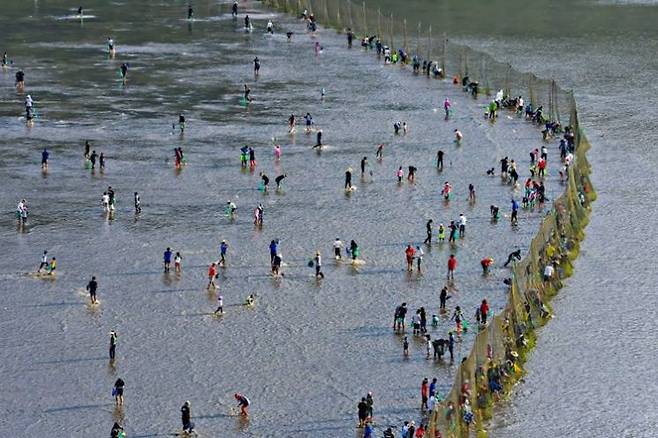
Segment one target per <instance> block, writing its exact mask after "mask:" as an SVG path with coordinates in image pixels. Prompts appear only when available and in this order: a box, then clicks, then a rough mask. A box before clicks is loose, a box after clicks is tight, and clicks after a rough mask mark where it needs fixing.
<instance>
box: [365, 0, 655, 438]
mask: <svg viewBox="0 0 658 438" xmlns="http://www.w3.org/2000/svg"><path fill="white" fill-rule="evenodd" d="M371 6H372V7H381V8H382V11H390V12H394V13H398V14H401V15H404V16H406V17H407V18H408V21H409V23H415V22H416V20H421V21H422V22H423V23H424V26H426V25H427V23H432V24H433V26H434V28H435V29H436V28H440V29H441V30H442V31H445V32H446V33H447V34H448V36H449V38H450V39H452V40H456V41H458V42H461V43H465V44H468V45H470V46H472V47H474V48H476V49H479V50H483V51H485V52H487V53H489V54H491V55H492V56H493V57H494V58H496V59H497V60H499V61H501V62H505V63H507V62H509V63H511V64H512V65H513V66H514V68H516V69H518V70H520V71H531V72H533V73H536V74H537V75H538V76H541V77H544V78H554V79H555V80H556V81H557V83H558V84H559V85H560V86H561V87H564V88H566V89H573V90H574V92H575V97H576V100H577V102H578V108H579V114H580V120H581V125H582V127H583V129H584V130H585V134H586V135H587V137H588V139H589V140H590V142H591V143H592V150H591V151H590V152H589V159H590V162H591V163H592V167H593V174H592V183H593V184H594V187H595V189H596V190H597V194H598V199H597V201H596V203H595V204H594V206H593V214H592V217H591V220H590V223H589V225H588V227H587V230H586V233H587V238H586V240H585V241H584V243H583V244H582V246H581V253H580V256H579V258H578V260H577V261H576V269H575V275H574V277H573V278H572V279H570V280H568V281H567V282H566V287H565V288H564V289H563V290H562V291H561V292H560V295H559V296H558V298H557V299H556V300H555V302H554V304H553V310H554V311H555V313H556V315H555V319H554V320H553V321H552V322H551V323H550V324H548V325H547V326H546V327H545V328H543V329H542V331H541V334H540V337H539V340H538V343H537V349H536V350H535V352H534V353H533V354H532V355H531V358H530V361H529V362H528V364H527V371H528V375H527V377H526V379H525V383H524V384H522V385H519V387H518V391H517V393H516V396H515V397H513V398H512V399H511V401H510V404H509V405H507V406H505V407H504V409H503V410H502V412H500V413H499V414H501V415H500V416H499V417H498V419H497V421H496V422H495V424H494V425H493V427H492V429H493V430H492V431H490V432H491V433H490V434H491V435H492V436H500V437H506V438H507V437H528V436H537V437H544V436H546V437H556V436H574V437H576V436H577V437H591V436H605V435H615V436H629V437H630V436H632V437H645V436H646V437H649V436H656V432H655V430H656V427H658V410H657V409H656V408H655V407H654V404H655V400H654V399H655V397H653V394H655V392H656V382H658V374H657V372H656V370H657V368H656V367H655V366H652V364H653V363H654V362H655V358H656V357H657V356H658V347H657V344H656V341H655V339H656V336H655V333H654V331H653V329H652V328H651V327H652V326H651V324H652V321H653V320H655V318H656V308H658V306H657V305H658V302H657V299H656V294H655V284H656V282H657V278H656V269H655V267H654V263H653V260H654V259H655V256H654V255H655V249H656V245H655V238H654V235H655V234H656V233H655V230H656V226H655V216H656V202H655V201H654V195H653V186H654V185H655V181H656V169H657V165H658V161H657V159H656V154H655V144H656V142H657V140H658V130H657V129H656V115H655V112H654V111H653V110H652V109H653V108H656V106H657V105H658V82H656V81H655V72H656V71H658V58H656V56H655V54H656V49H657V48H658V30H657V29H658V28H657V27H656V23H658V7H657V4H656V2H655V1H652V0H646V1H645V0H637V1H635V0H629V1H627V0H577V1H570V0H557V1H555V0H551V1H537V2H532V3H528V2H523V1H512V2H506V3H505V4H500V3H498V2H487V1H480V0H472V1H468V2H463V1H455V0H448V1H445V2H442V3H441V5H440V6H438V7H437V5H436V3H435V2H431V1H427V0H414V1H409V2H404V3H401V2H394V1H391V0H380V1H378V2H377V4H376V5H371Z"/></svg>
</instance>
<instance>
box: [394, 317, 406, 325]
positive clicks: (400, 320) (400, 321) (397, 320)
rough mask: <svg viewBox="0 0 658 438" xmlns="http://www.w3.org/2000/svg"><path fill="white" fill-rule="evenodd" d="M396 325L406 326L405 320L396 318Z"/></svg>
mask: <svg viewBox="0 0 658 438" xmlns="http://www.w3.org/2000/svg"><path fill="white" fill-rule="evenodd" d="M395 323H396V324H402V325H404V318H400V317H397V318H395Z"/></svg>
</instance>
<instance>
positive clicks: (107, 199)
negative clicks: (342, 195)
mask: <svg viewBox="0 0 658 438" xmlns="http://www.w3.org/2000/svg"><path fill="white" fill-rule="evenodd" d="M232 15H233V16H234V17H237V16H238V2H237V1H236V2H235V3H234V4H233V6H232ZM193 16H194V12H193V9H192V7H191V6H190V7H189V9H188V19H190V20H191V19H193ZM301 18H302V19H303V20H305V22H306V25H307V29H308V31H309V32H315V31H317V20H316V19H315V17H314V16H313V15H312V14H308V13H307V12H305V13H303V14H302V16H301ZM252 28H253V22H252V21H251V20H250V19H249V16H248V15H247V16H245V29H252ZM266 32H267V33H270V34H272V33H274V25H273V23H272V22H271V21H269V22H268V23H267V27H266ZM291 36H292V32H288V33H287V37H288V39H289V38H291ZM354 39H355V35H354V33H353V32H352V30H351V29H348V30H347V45H348V47H349V48H352V47H353V41H354ZM107 44H108V52H109V53H110V54H111V56H112V57H114V56H115V54H116V45H115V42H114V40H113V39H112V38H110V37H108V43H107ZM361 46H362V47H363V48H364V49H365V50H370V49H375V50H376V56H377V58H378V59H381V60H382V61H383V62H384V63H385V64H401V65H406V64H409V63H412V64H413V72H414V74H419V73H420V70H421V68H422V71H423V73H424V74H426V75H427V76H430V75H433V76H434V77H436V78H440V79H442V78H444V77H445V72H443V71H442V70H441V69H440V68H439V67H438V63H436V62H433V61H431V60H423V59H421V58H420V57H418V56H413V57H412V58H410V57H409V55H408V54H407V53H405V52H404V50H402V49H398V50H397V51H393V50H391V48H389V47H388V46H386V45H384V44H382V42H381V41H380V39H379V38H378V37H377V36H364V37H363V39H362V40H361ZM318 47H319V49H318ZM314 50H315V51H316V54H318V53H319V52H320V51H321V46H319V44H316V45H315V47H314ZM6 64H7V54H6V53H5V55H4V57H3V65H6ZM253 65H254V74H255V75H259V74H260V69H261V60H259V59H258V57H256V58H255V59H254V60H253ZM127 73H128V64H127V63H123V64H122V65H121V67H120V76H121V80H122V81H123V82H125V81H126V80H127ZM24 79H25V73H24V72H23V71H22V70H19V71H18V72H17V73H16V88H17V90H19V91H22V90H24V87H25V84H24ZM454 82H456V83H457V84H461V85H462V87H463V90H464V91H465V92H468V93H471V94H472V95H474V96H476V97H477V96H478V94H479V93H480V89H479V86H478V83H477V82H476V81H471V80H470V79H469V78H468V77H467V76H466V77H464V78H461V79H460V78H455V80H454ZM250 92H251V91H250V89H249V87H248V86H247V85H246V84H245V85H244V95H243V97H244V101H245V102H246V103H247V104H249V103H250V102H252V99H253V98H252V97H251V95H250ZM322 95H323V96H324V90H323V93H322ZM25 108H26V121H27V122H28V123H33V122H34V118H35V110H34V101H33V99H32V97H31V96H30V95H29V94H28V95H27V96H26V98H25ZM443 109H444V111H445V118H446V119H449V118H450V117H451V115H452V114H453V103H452V102H451V101H450V100H449V99H448V98H446V99H445V100H444V101H443ZM503 110H508V111H512V112H514V113H515V114H518V115H519V116H520V117H525V118H526V119H527V120H528V121H529V122H532V123H536V124H538V125H541V126H542V127H543V130H542V136H543V139H544V140H546V141H547V142H548V141H550V140H552V139H554V138H556V137H557V136H559V135H560V134H563V136H562V137H563V138H562V139H560V144H559V151H560V158H561V164H560V170H559V174H560V178H561V180H564V179H565V178H566V175H567V169H568V166H569V165H570V164H571V162H572V161H573V152H574V134H573V131H572V130H571V128H570V127H564V128H562V127H561V126H560V125H559V124H558V123H556V122H554V121H550V120H547V119H546V118H545V116H544V114H543V108H542V107H541V106H540V107H538V108H536V109H533V108H532V106H531V105H530V104H524V101H523V98H522V97H521V96H518V97H516V98H510V97H509V96H505V95H504V94H503V93H502V90H501V92H499V93H497V94H496V96H495V99H494V100H492V101H491V102H490V104H489V105H488V106H487V114H486V117H487V118H489V119H491V120H495V119H496V117H498V116H499V113H500V112H501V111H503ZM303 118H304V121H305V133H307V134H310V133H312V132H315V133H316V136H317V141H316V145H315V146H313V147H314V148H319V149H321V148H322V147H323V146H324V144H323V142H322V130H321V129H317V128H314V126H315V121H314V120H313V117H312V116H311V114H310V113H309V112H307V113H306V115H305V116H304V117H303ZM295 127H296V116H295V115H294V114H291V116H290V117H289V119H288V133H289V134H290V135H294V133H295ZM393 128H394V130H393V132H394V135H405V134H407V133H408V132H409V126H408V124H407V122H404V121H396V122H394V123H393ZM185 129H186V119H185V116H184V115H183V114H182V113H180V114H179V117H178V130H179V131H180V135H181V136H182V135H184V134H185ZM175 130H176V124H173V125H172V131H175ZM463 140H464V135H463V134H462V132H461V131H460V130H459V129H457V128H456V129H454V143H455V145H456V146H458V147H459V146H461V145H462V142H463ZM383 149H384V145H383V144H379V145H377V149H376V158H377V159H378V160H382V159H383ZM273 155H274V159H275V160H276V161H278V160H280V159H281V156H282V148H281V145H279V144H275V145H274V151H273ZM445 155H446V153H445V152H444V151H443V150H439V151H438V152H437V155H436V167H437V169H438V170H439V171H443V168H444V158H445ZM49 158H50V153H49V151H48V150H47V149H46V148H44V150H43V152H42V160H41V167H42V169H43V170H44V171H47V170H48V162H49ZM84 159H85V161H84V162H85V166H86V167H87V168H88V169H91V171H92V172H94V171H95V169H96V165H97V163H98V165H99V169H100V171H101V172H102V171H103V170H104V168H105V155H104V153H103V152H102V151H101V153H100V155H99V154H97V152H96V150H91V144H90V142H89V141H85V148H84ZM185 163H186V160H185V156H184V153H183V150H182V148H181V147H177V148H175V168H176V169H178V170H180V169H182V167H183V166H184V165H185ZM548 163H549V158H548V145H547V144H544V145H542V146H541V147H540V148H534V149H533V150H532V151H530V163H529V167H528V171H529V173H530V176H529V177H527V179H526V180H525V182H524V183H523V189H522V190H523V191H522V193H523V196H522V197H521V202H520V204H519V202H518V200H517V199H515V198H514V197H512V199H511V201H510V202H511V210H510V215H509V217H510V222H511V224H512V225H517V224H518V220H519V218H518V210H519V208H523V209H532V208H535V207H538V208H540V209H541V208H542V207H543V204H544V203H545V202H546V201H548V199H547V197H546V187H545V180H544V178H545V177H546V176H547V172H548V169H549V167H548ZM368 165H369V164H368V159H367V156H364V157H363V158H362V159H361V163H360V169H361V176H362V178H363V177H365V176H366V175H367V169H368ZM240 166H241V167H242V168H245V169H247V168H248V169H250V170H251V171H254V169H256V168H257V166H258V164H257V162H256V152H255V150H254V148H253V147H251V146H248V145H245V146H243V147H242V148H241V149H240ZM417 171H418V169H417V168H416V167H414V166H408V168H407V173H406V181H407V183H409V184H415V183H416V177H417ZM520 171H521V170H520V169H519V165H518V163H517V162H516V161H515V160H514V159H510V158H508V157H504V158H503V159H501V160H500V177H501V179H502V181H503V182H504V183H505V184H509V185H510V186H512V187H513V188H517V187H518V184H519V179H520V174H519V172H520ZM352 172H353V170H352V168H351V167H349V168H347V169H346V171H345V180H344V189H345V190H346V191H348V192H352V191H353V190H354V189H355V187H354V186H353V184H352ZM370 174H371V175H372V172H370ZM487 174H489V175H491V176H494V175H495V170H494V168H491V169H489V170H487ZM395 176H396V177H397V182H398V184H402V183H403V182H404V179H405V172H404V170H403V166H399V168H398V170H397V172H396V173H395ZM259 177H260V181H261V182H260V184H259V190H260V191H261V192H262V193H263V194H265V193H267V191H268V188H269V182H270V179H269V177H268V176H267V175H266V174H265V173H264V172H262V171H261V172H260V173H259ZM286 177H287V174H285V173H281V174H279V175H278V176H277V177H276V178H275V183H276V189H277V190H280V189H281V184H282V182H283V180H284V179H285V178H286ZM459 189H460V190H461V189H465V188H461V187H460V188H459ZM455 190H456V188H455V187H453V184H452V183H450V182H449V181H447V180H446V181H445V182H444V183H443V184H442V186H441V190H440V196H441V197H442V198H443V200H444V202H445V203H449V202H450V201H451V200H452V199H453V197H454V193H455ZM465 191H466V190H464V192H465ZM467 191H468V201H469V203H471V204H475V203H476V200H477V197H476V192H475V187H474V185H473V184H469V186H468V190H467ZM116 205H117V197H116V194H115V192H114V190H113V189H112V187H111V186H109V187H108V188H107V190H105V191H104V192H103V194H102V196H101V206H102V208H103V210H104V211H105V212H106V213H107V214H108V215H111V214H113V213H114V211H115V210H116ZM134 210H135V214H136V215H139V214H140V213H141V212H142V203H141V198H140V195H139V193H138V192H134ZM236 211H237V205H236V204H235V203H234V202H233V201H231V200H228V201H227V204H226V207H225V213H226V215H227V216H229V217H231V218H234V216H235V215H236ZM489 214H490V216H491V220H492V221H497V220H498V219H499V218H500V208H499V207H498V206H496V205H493V204H492V205H490V207H489ZM16 217H17V221H18V223H19V226H21V227H23V226H26V225H27V222H28V204H27V201H26V200H25V199H22V200H21V201H20V202H19V203H18V205H17V208H16ZM426 220H427V222H426V238H425V240H424V241H423V245H425V246H431V245H433V244H440V245H444V244H445V245H448V246H450V248H451V254H450V256H449V258H448V261H447V271H446V283H445V285H444V286H443V288H442V289H441V292H440V295H439V297H438V298H439V300H438V301H439V306H438V307H437V306H436V303H430V304H429V305H419V306H418V307H417V309H416V310H415V312H413V314H412V318H411V329H412V336H413V337H415V338H417V339H419V340H422V345H424V349H423V356H424V357H425V358H426V359H432V360H434V361H437V362H442V361H443V358H444V356H449V357H450V363H453V362H454V360H455V346H456V344H457V343H458V342H460V341H461V336H462V334H463V333H465V332H467V331H468V330H469V325H468V320H467V318H466V317H465V315H464V312H463V311H462V309H461V308H460V305H455V307H454V309H453V311H452V315H451V316H450V317H449V321H451V322H454V328H451V329H450V330H449V331H448V332H447V333H446V334H445V335H444V336H442V335H436V334H431V333H430V330H431V329H432V328H434V329H436V330H438V326H439V322H440V318H441V317H445V318H448V310H447V306H446V303H447V300H448V299H450V298H451V296H450V295H448V292H449V291H450V290H451V288H454V286H455V273H456V271H457V267H458V261H457V257H456V254H455V253H454V252H453V251H452V249H453V248H455V247H456V246H457V245H458V244H459V242H460V241H461V240H464V239H467V238H468V237H467V233H466V231H467V223H468V221H467V218H466V216H465V214H464V213H461V214H459V216H458V217H457V218H454V219H450V220H448V221H446V223H448V225H447V226H444V224H443V223H439V225H438V227H437V229H436V231H437V237H436V239H434V220H433V219H431V218H430V219H426ZM253 223H254V226H256V227H262V226H263V223H264V207H263V205H262V203H259V204H258V206H256V207H255V208H254V210H253ZM322 244H323V245H326V246H329V245H331V246H332V247H333V250H334V258H335V260H337V261H341V260H342V259H343V252H345V253H346V255H347V256H348V257H349V258H350V259H351V262H352V263H353V264H355V263H357V262H359V261H360V254H361V248H360V247H359V245H358V244H357V243H356V241H355V240H351V241H350V243H349V245H347V246H346V245H345V244H344V243H343V242H342V241H341V239H340V238H336V239H335V241H333V242H323V243H322ZM228 249H229V245H228V242H227V241H226V240H222V241H221V244H220V246H219V252H218V257H217V260H213V261H212V262H211V263H210V265H209V267H208V284H207V289H209V290H211V289H212V290H219V288H220V285H219V284H218V282H217V279H218V278H219V277H220V276H219V271H218V270H219V268H226V267H227V264H228ZM269 253H270V262H271V266H270V267H271V273H272V275H273V276H274V277H278V278H281V277H284V273H283V272H282V267H283V266H284V263H283V256H282V253H281V242H280V240H277V239H273V240H272V241H271V242H270V245H269ZM424 255H425V252H424V250H423V246H422V245H421V244H412V243H409V244H408V245H407V247H406V248H405V249H404V256H405V262H406V270H407V272H408V273H409V274H412V273H413V272H414V271H415V272H416V273H417V274H418V275H422V274H423V269H424V268H423V260H424ZM520 258H521V256H520V250H519V249H517V250H515V251H513V252H512V253H511V254H510V255H509V256H508V258H507V261H506V262H505V263H504V264H503V265H502V268H505V267H507V266H508V265H509V264H510V263H513V262H514V261H518V260H520ZM182 260H183V257H182V255H181V252H178V251H177V252H175V254H174V251H173V250H172V249H171V248H166V250H165V252H164V254H163V265H164V273H165V274H169V273H170V266H171V263H172V261H173V262H174V273H175V274H176V275H181V273H182ZM480 265H481V268H482V271H483V274H484V275H486V274H488V273H489V272H490V270H491V269H492V268H493V267H494V266H495V261H494V259H493V258H492V257H490V256H488V255H485V256H484V258H483V259H482V260H481V261H480ZM308 266H309V267H313V268H314V270H315V275H314V276H315V278H316V279H317V280H318V281H322V279H324V278H325V272H324V271H323V270H322V267H323V259H322V252H321V250H317V251H316V252H315V254H314V255H313V256H312V258H311V259H310V260H309V263H308ZM55 270H56V259H55V257H52V259H51V260H50V261H48V253H47V251H44V253H43V256H42V259H41V263H40V265H39V268H38V270H37V273H44V272H45V273H47V274H48V275H54V273H55ZM554 271H555V267H554V265H553V263H552V262H550V261H549V262H548V263H547V265H546V266H545V269H544V273H543V275H544V281H550V279H551V278H552V277H553V275H554ZM98 289H99V284H98V281H97V278H96V276H92V277H91V280H90V281H89V283H88V284H87V286H86V290H87V291H88V293H89V296H90V302H91V304H94V305H97V304H98V303H99V301H98V298H97V292H98ZM256 296H257V295H256V294H255V293H251V294H249V295H248V296H247V297H246V299H245V301H244V304H245V305H247V306H254V305H255V303H256V301H255V300H256ZM217 303H218V306H217V309H216V310H215V312H214V313H215V314H219V315H222V314H224V296H223V295H222V294H218V296H217ZM426 307H427V308H428V309H431V308H436V309H437V313H436V314H431V312H429V313H430V314H428V311H427V310H426ZM407 313H408V309H407V303H406V302H403V303H401V304H400V305H399V306H397V307H396V308H395V311H394V316H393V330H394V331H395V332H396V333H397V334H399V335H400V336H401V339H400V340H401V343H402V350H403V356H404V358H406V359H407V360H409V359H411V357H412V355H413V354H412V352H411V350H410V343H409V338H408V336H407V324H406V317H407ZM492 313H493V309H491V307H490V305H489V303H488V301H487V299H486V297H485V298H483V299H482V300H481V303H480V304H479V305H478V306H477V307H476V308H475V309H473V315H474V319H475V321H476V322H477V328H478V329H482V328H484V327H486V326H487V324H488V323H489V322H490V320H491V317H492ZM428 321H429V322H430V324H431V328H428ZM117 343H118V335H117V332H116V331H115V330H112V331H111V332H110V349H109V356H110V360H111V361H114V360H115V358H116V349H117ZM510 363H511V366H513V364H514V362H513V360H512V359H510ZM509 366H510V364H505V365H504V366H501V367H500V369H498V368H495V367H493V368H492V369H494V371H493V372H491V373H490V375H489V376H487V377H488V385H489V387H490V388H492V391H494V392H500V388H501V376H504V375H505V373H506V372H509ZM497 369H498V371H496V370H497ZM125 386H126V384H125V382H124V381H123V380H122V379H121V378H118V379H117V380H116V382H115V383H114V386H113V390H112V393H113V396H114V397H115V402H116V405H117V406H118V407H121V406H123V403H124V399H123V397H124V389H125ZM467 392H468V388H465V389H464V390H463V393H465V394H466V393H467ZM234 397H235V399H236V401H237V403H238V407H239V415H241V416H244V417H247V416H248V408H249V406H250V405H251V402H250V400H249V399H248V398H247V397H246V396H245V395H243V394H240V393H236V394H235V395H234ZM420 398H421V403H420V410H421V414H422V417H421V420H420V421H419V424H418V425H416V422H415V421H414V420H408V421H404V423H403V424H402V425H401V436H402V437H403V438H416V437H424V436H426V435H425V431H426V430H427V421H428V416H427V415H428V413H429V412H431V411H432V409H433V408H434V406H435V405H436V404H437V403H438V402H440V401H441V400H442V398H441V394H440V393H439V390H438V385H437V379H436V378H432V381H431V383H430V381H429V379H428V378H423V380H422V383H421V390H420ZM467 400H468V397H464V403H465V404H467ZM465 412H468V406H466V409H465ZM357 415H358V421H359V422H358V427H360V428H363V436H364V437H365V438H368V437H372V436H374V430H373V428H374V399H373V394H372V392H368V393H367V395H366V396H365V397H363V398H362V399H361V401H360V402H359V403H358V406H357ZM471 416H472V415H471ZM191 419H192V412H191V403H190V402H189V401H186V402H185V403H184V404H183V406H182V407H181V422H182V431H183V433H187V434H190V433H193V432H194V428H195V426H194V423H193V422H192V420H191ZM111 436H112V437H122V436H125V432H124V430H123V427H122V426H121V425H120V424H119V423H118V422H115V423H114V425H113V427H112V432H111ZM384 436H385V437H392V436H394V435H393V432H392V429H391V427H389V428H388V429H386V430H385V431H384Z"/></svg>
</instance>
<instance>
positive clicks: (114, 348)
mask: <svg viewBox="0 0 658 438" xmlns="http://www.w3.org/2000/svg"><path fill="white" fill-rule="evenodd" d="M116 349H117V346H116V345H115V344H112V345H110V359H114V355H115V353H116Z"/></svg>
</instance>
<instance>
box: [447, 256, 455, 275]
mask: <svg viewBox="0 0 658 438" xmlns="http://www.w3.org/2000/svg"><path fill="white" fill-rule="evenodd" d="M455 269H457V257H455V255H454V254H450V258H449V259H448V280H454V279H455Z"/></svg>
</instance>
